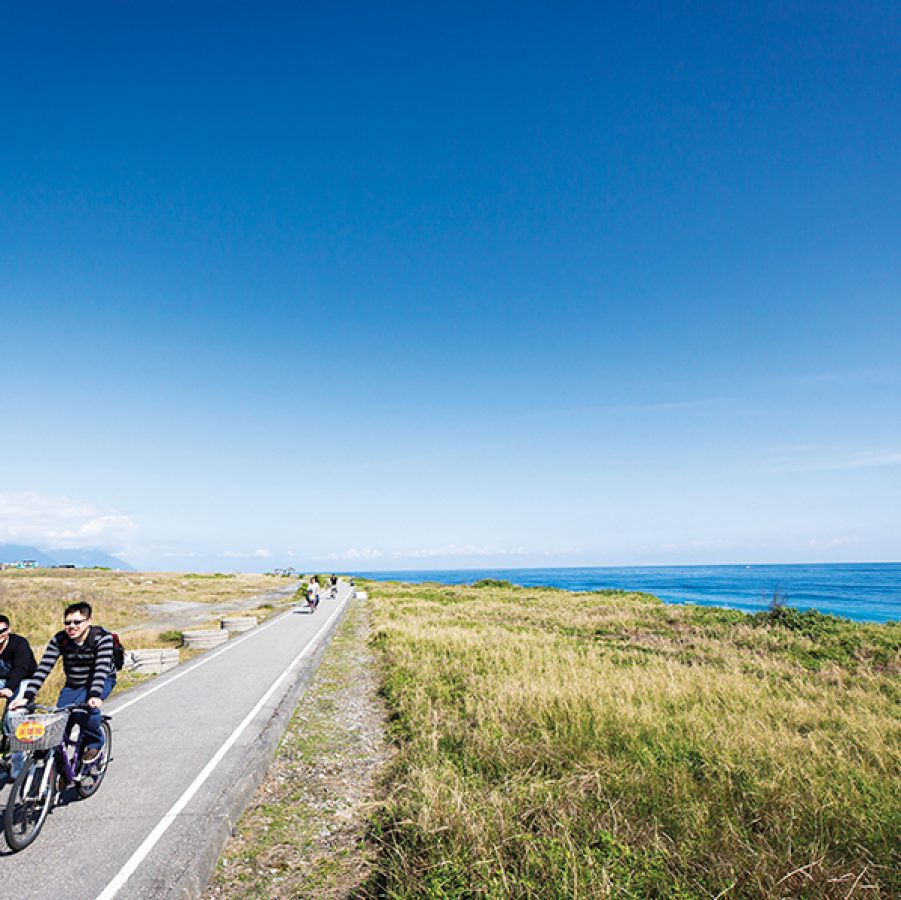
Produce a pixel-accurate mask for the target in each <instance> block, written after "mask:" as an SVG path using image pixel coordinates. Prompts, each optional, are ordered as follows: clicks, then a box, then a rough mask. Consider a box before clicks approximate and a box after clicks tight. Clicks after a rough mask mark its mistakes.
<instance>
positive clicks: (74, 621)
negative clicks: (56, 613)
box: [63, 619, 87, 628]
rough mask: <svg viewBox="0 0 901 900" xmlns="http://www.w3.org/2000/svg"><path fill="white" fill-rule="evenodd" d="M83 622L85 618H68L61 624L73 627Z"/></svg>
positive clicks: (85, 620)
mask: <svg viewBox="0 0 901 900" xmlns="http://www.w3.org/2000/svg"><path fill="white" fill-rule="evenodd" d="M85 622H87V619H68V620H67V621H65V622H64V623H63V624H64V625H65V626H66V628H75V627H76V626H78V625H83V624H84V623H85Z"/></svg>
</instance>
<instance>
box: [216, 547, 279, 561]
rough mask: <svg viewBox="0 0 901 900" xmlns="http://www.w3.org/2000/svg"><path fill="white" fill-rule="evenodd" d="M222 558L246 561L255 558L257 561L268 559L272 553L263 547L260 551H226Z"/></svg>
mask: <svg viewBox="0 0 901 900" xmlns="http://www.w3.org/2000/svg"><path fill="white" fill-rule="evenodd" d="M222 555H223V556H228V557H231V558H232V559H247V558H253V557H256V558H257V559H268V558H269V557H270V556H272V551H271V550H270V549H269V548H268V547H263V548H261V549H260V550H251V551H247V550H226V551H225V553H223V554H222Z"/></svg>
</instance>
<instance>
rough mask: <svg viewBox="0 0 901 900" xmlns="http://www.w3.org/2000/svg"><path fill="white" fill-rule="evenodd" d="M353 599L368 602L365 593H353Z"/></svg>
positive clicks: (367, 595)
mask: <svg viewBox="0 0 901 900" xmlns="http://www.w3.org/2000/svg"><path fill="white" fill-rule="evenodd" d="M354 599H355V600H368V599H369V594H367V593H366V591H354Z"/></svg>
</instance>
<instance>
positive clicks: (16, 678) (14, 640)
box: [0, 613, 37, 778]
mask: <svg viewBox="0 0 901 900" xmlns="http://www.w3.org/2000/svg"><path fill="white" fill-rule="evenodd" d="M36 668H37V663H35V661H34V653H32V652H31V644H29V643H28V640H27V639H26V638H24V637H22V635H21V634H13V633H12V630H11V626H10V623H9V617H8V616H5V615H3V614H2V613H0V700H3V701H5V702H4V703H3V706H4V709H3V715H2V717H0V718H2V723H3V724H2V727H3V730H4V731H5V732H7V733H8V731H9V729H8V724H9V723H8V722H7V718H6V714H7V710H6V707H7V706H8V705H9V702H10V700H13V699H14V698H15V697H16V696H18V695H19V694H20V693H22V692H23V691H24V690H25V687H26V686H27V683H28V679H29V678H30V677H31V676H32V675H33V674H34V670H35V669H36ZM23 760H24V754H23V753H20V752H19V751H16V752H15V753H12V754H11V755H10V762H11V764H12V765H11V768H10V776H11V777H12V778H15V777H16V775H18V774H19V769H21V768H22V762H23Z"/></svg>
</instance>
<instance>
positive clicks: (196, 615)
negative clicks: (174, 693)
mask: <svg viewBox="0 0 901 900" xmlns="http://www.w3.org/2000/svg"><path fill="white" fill-rule="evenodd" d="M296 588H297V585H296V584H292V585H291V586H290V587H286V588H284V589H282V590H278V591H269V592H267V593H265V594H257V593H254V594H252V595H251V596H249V597H242V598H240V599H233V600H220V601H218V602H214V603H210V602H209V601H207V602H196V601H191V600H167V601H165V602H163V603H148V604H146V605H145V607H144V609H145V610H146V611H147V615H148V616H149V617H150V621H152V622H153V627H154V628H156V629H157V630H158V631H169V630H178V631H184V630H185V629H189V628H191V627H192V626H195V625H197V624H199V623H203V622H206V621H208V620H209V619H210V618H215V617H221V616H224V615H231V614H233V613H238V612H244V611H245V610H248V609H256V608H257V607H259V606H263V605H264V604H266V603H271V604H278V603H284V602H285V601H286V600H287V599H289V598H290V597H291V596H292V595H293V594H294V591H295V590H296ZM146 627H147V626H146V623H141V624H138V625H132V626H127V627H126V628H123V629H122V631H123V632H127V631H131V630H137V629H142V628H146Z"/></svg>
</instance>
